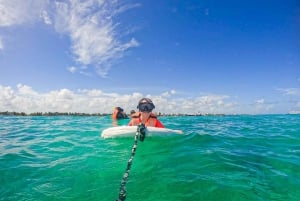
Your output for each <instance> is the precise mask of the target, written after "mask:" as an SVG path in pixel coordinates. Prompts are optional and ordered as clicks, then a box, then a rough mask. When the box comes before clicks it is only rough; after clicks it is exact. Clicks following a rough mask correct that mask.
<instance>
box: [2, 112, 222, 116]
mask: <svg viewBox="0 0 300 201" xmlns="http://www.w3.org/2000/svg"><path fill="white" fill-rule="evenodd" d="M0 115H3V116H4V115H5V116H108V115H111V113H82V112H33V113H25V112H8V111H5V112H0ZM157 115H158V116H224V114H200V113H197V114H165V113H160V112H159V113H158V114H157Z"/></svg>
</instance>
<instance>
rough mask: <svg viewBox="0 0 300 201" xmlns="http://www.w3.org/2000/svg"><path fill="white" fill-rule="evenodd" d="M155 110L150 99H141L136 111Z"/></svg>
mask: <svg viewBox="0 0 300 201" xmlns="http://www.w3.org/2000/svg"><path fill="white" fill-rule="evenodd" d="M154 108H155V105H154V104H153V102H152V100H151V99H150V98H142V99H141V100H140V101H139V103H138V105H137V109H138V110H139V111H140V112H147V113H149V112H152V110H153V109H154Z"/></svg>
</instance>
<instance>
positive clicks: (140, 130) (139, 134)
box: [116, 124, 146, 201]
mask: <svg viewBox="0 0 300 201" xmlns="http://www.w3.org/2000/svg"><path fill="white" fill-rule="evenodd" d="M145 131H146V127H145V125H144V124H139V125H138V126H137V131H136V133H135V136H134V144H133V146H132V150H131V155H130V158H129V160H128V163H127V168H126V171H125V173H124V175H123V179H122V181H121V185H120V192H119V198H118V199H117V200H116V201H124V200H125V199H126V183H127V181H128V177H129V172H130V168H131V165H132V161H133V158H134V155H135V152H136V148H137V145H138V139H139V140H140V141H144V139H145V137H146V135H145V134H146V132H145Z"/></svg>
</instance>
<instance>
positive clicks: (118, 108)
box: [115, 107, 124, 112]
mask: <svg viewBox="0 0 300 201" xmlns="http://www.w3.org/2000/svg"><path fill="white" fill-rule="evenodd" d="M115 110H117V111H118V112H123V111H124V110H123V108H121V107H115Z"/></svg>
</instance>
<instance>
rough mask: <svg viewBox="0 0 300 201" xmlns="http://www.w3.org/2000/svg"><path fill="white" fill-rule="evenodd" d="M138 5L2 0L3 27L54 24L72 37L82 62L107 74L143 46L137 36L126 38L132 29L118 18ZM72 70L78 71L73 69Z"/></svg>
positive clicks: (89, 0) (77, 59) (0, 23)
mask: <svg viewBox="0 0 300 201" xmlns="http://www.w3.org/2000/svg"><path fill="white" fill-rule="evenodd" d="M137 6H139V5H138V4H124V3H120V2H118V1H111V0H102V1H99V0H98V1H96V0H85V1H81V0H72V1H48V0H26V1H24V0H9V1H8V0H0V13H1V15H0V27H1V26H2V27H10V26H16V25H24V24H33V23H35V22H37V21H42V22H44V23H45V24H47V25H53V26H54V28H55V30H56V31H57V32H59V33H62V34H66V35H67V36H68V37H69V38H70V40H71V47H70V50H71V51H72V54H73V56H74V59H75V62H77V63H78V64H79V65H81V66H82V65H84V66H88V67H91V66H93V67H94V68H95V72H96V73H97V74H99V75H100V76H102V77H106V76H107V74H108V72H109V70H110V68H111V67H112V65H113V64H114V62H115V61H116V60H118V59H120V58H122V57H123V56H124V52H126V51H127V50H128V49H130V48H133V47H137V46H139V43H138V41H137V40H136V39H134V38H131V39H129V41H125V42H123V41H122V36H124V35H123V34H128V32H127V31H126V30H122V32H120V30H118V28H119V27H120V25H119V22H117V21H114V19H116V18H115V17H117V16H118V15H119V14H121V13H123V12H125V11H127V10H128V9H132V8H135V7H137ZM0 42H1V41H0ZM0 45H1V43H0ZM2 47H3V44H2ZM0 48H1V46H0ZM83 71H84V70H83ZM70 72H72V73H74V72H75V71H74V69H73V70H72V69H71V70H70ZM81 73H82V74H84V72H82V71H81Z"/></svg>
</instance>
